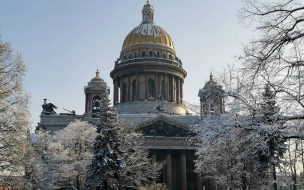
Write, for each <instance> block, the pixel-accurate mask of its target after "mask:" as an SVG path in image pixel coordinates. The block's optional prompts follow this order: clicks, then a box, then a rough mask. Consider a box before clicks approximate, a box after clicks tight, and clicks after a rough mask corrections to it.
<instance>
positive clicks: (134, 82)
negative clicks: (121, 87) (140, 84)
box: [132, 80, 136, 101]
mask: <svg viewBox="0 0 304 190" xmlns="http://www.w3.org/2000/svg"><path fill="white" fill-rule="evenodd" d="M135 100H136V80H133V82H132V101H135Z"/></svg>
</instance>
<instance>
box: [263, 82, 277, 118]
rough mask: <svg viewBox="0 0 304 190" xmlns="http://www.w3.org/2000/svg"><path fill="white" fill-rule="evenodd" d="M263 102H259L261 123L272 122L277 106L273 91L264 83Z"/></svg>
mask: <svg viewBox="0 0 304 190" xmlns="http://www.w3.org/2000/svg"><path fill="white" fill-rule="evenodd" d="M262 96H263V102H262V103H261V113H262V115H263V118H262V121H263V123H265V124H266V123H267V124H272V123H274V122H275V118H272V116H275V115H277V114H278V113H279V110H280V109H279V108H278V106H277V105H276V96H275V93H274V92H273V91H271V90H270V86H269V84H266V86H265V88H264V93H263V94H262Z"/></svg>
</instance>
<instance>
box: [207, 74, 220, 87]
mask: <svg viewBox="0 0 304 190" xmlns="http://www.w3.org/2000/svg"><path fill="white" fill-rule="evenodd" d="M214 87H216V88H218V89H221V88H222V86H221V85H219V84H218V83H217V82H216V81H215V80H214V79H213V74H212V73H210V80H209V81H208V82H206V83H205V86H204V88H203V89H205V90H207V89H210V88H214Z"/></svg>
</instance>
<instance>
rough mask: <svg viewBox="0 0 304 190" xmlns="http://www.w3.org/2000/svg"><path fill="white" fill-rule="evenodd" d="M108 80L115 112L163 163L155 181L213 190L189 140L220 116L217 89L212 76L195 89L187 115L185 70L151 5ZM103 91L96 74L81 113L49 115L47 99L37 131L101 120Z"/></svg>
mask: <svg viewBox="0 0 304 190" xmlns="http://www.w3.org/2000/svg"><path fill="white" fill-rule="evenodd" d="M110 76H111V78H112V79H113V90H111V94H112V97H113V99H112V101H113V106H114V108H115V111H116V112H117V113H118V115H119V117H120V118H122V119H123V120H124V121H125V122H126V123H128V124H132V125H133V126H136V127H137V129H138V130H140V131H142V132H143V134H144V136H145V146H146V147H147V148H148V149H149V150H150V156H151V158H152V160H153V162H158V161H166V165H165V168H164V169H163V171H162V174H161V176H160V178H159V180H158V182H160V183H165V184H166V185H167V187H168V188H169V189H171V190H203V189H204V190H215V189H216V186H215V185H214V184H213V183H211V182H210V181H208V180H204V178H203V176H200V175H198V174H196V173H195V172H194V162H193V160H195V154H194V153H195V150H196V147H195V146H193V145H189V144H188V143H187V140H188V139H189V137H190V136H191V132H190V126H191V125H194V124H197V123H198V122H199V121H200V115H202V114H205V113H207V112H212V111H215V110H220V112H221V113H222V112H224V101H223V99H222V98H221V96H220V94H221V93H222V91H221V86H220V85H218V84H217V83H216V82H215V81H214V80H213V77H212V75H210V80H209V81H208V82H207V83H206V84H205V86H204V87H203V88H202V89H199V94H198V95H199V99H200V102H201V105H200V111H199V115H191V114H190V111H189V110H188V109H187V107H186V106H185V102H184V100H183V90H184V80H185V78H186V76H187V72H186V71H185V70H184V69H183V63H182V60H181V59H180V58H179V57H178V56H177V53H176V52H175V49H174V44H173V40H172V39H171V37H170V36H169V34H168V33H167V32H166V31H165V30H164V29H163V28H161V27H160V26H158V25H156V24H155V22H154V8H153V6H152V5H151V4H150V3H149V1H148V2H147V3H146V4H145V5H144V7H143V9H142V22H141V24H140V25H139V26H137V27H135V28H134V29H133V30H131V32H130V33H129V34H128V35H127V36H126V37H125V40H124V42H123V44H122V50H121V52H120V56H119V58H118V59H117V60H116V61H115V64H114V68H113V70H112V71H111V72H110ZM213 87H216V88H213ZM214 89H217V90H215V91H214ZM105 91H108V92H110V89H109V88H108V87H107V84H106V82H105V81H104V80H103V79H102V78H100V76H99V72H98V71H97V72H96V76H95V77H94V78H93V79H92V80H91V81H90V82H88V85H87V86H85V87H84V93H85V106H84V107H85V109H84V110H85V112H84V114H83V115H76V114H75V113H73V112H70V113H68V114H56V113H53V114H52V113H51V111H52V106H51V107H50V106H49V105H48V104H47V103H46V101H45V102H44V104H43V112H42V114H41V115H40V123H39V124H38V129H39V128H43V129H46V130H50V131H57V130H60V129H62V128H64V127H65V126H67V125H68V124H69V123H70V122H72V121H74V120H75V119H79V120H85V121H89V122H91V123H98V122H100V121H99V118H98V112H99V110H100V107H99V106H100V105H99V101H98V100H100V97H101V94H103V93H104V92H105ZM211 93H212V97H213V99H212V98H210V94H211ZM214 93H216V94H218V95H219V96H214ZM215 97H216V98H215ZM210 101H212V102H210Z"/></svg>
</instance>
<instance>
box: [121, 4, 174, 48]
mask: <svg viewBox="0 0 304 190" xmlns="http://www.w3.org/2000/svg"><path fill="white" fill-rule="evenodd" d="M142 43H151V44H153V43H154V44H161V45H165V46H167V47H170V48H172V49H173V50H174V45H173V41H172V39H171V37H170V36H169V34H168V33H167V32H166V31H165V30H164V29H163V28H161V27H160V26H158V25H156V24H155V22H154V9H153V6H152V5H151V4H150V2H149V1H147V4H145V5H144V7H143V9H142V22H141V24H140V25H139V26H137V27H135V28H134V29H133V30H131V32H130V33H129V34H128V35H127V36H126V38H125V40H124V42H123V45H122V49H124V48H126V47H129V46H132V45H135V44H142Z"/></svg>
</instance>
